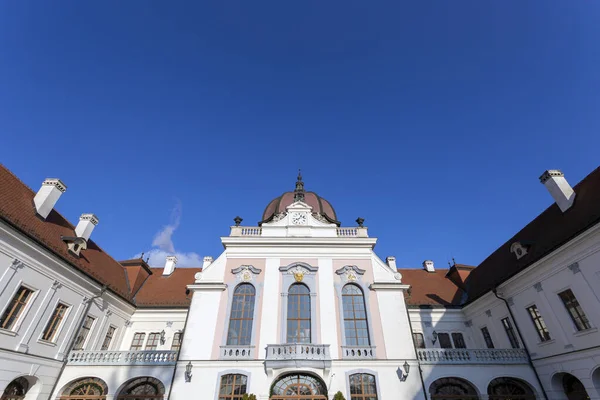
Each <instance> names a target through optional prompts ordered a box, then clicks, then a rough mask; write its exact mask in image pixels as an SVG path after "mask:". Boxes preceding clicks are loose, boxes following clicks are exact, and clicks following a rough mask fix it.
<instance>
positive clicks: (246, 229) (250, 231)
mask: <svg viewBox="0 0 600 400" xmlns="http://www.w3.org/2000/svg"><path fill="white" fill-rule="evenodd" d="M335 230H336V235H337V237H341V238H355V237H356V238H366V237H369V234H368V233H367V228H365V227H356V228H335ZM262 232H263V229H262V227H260V226H232V227H231V232H230V233H229V236H262ZM326 236H327V237H329V235H326Z"/></svg>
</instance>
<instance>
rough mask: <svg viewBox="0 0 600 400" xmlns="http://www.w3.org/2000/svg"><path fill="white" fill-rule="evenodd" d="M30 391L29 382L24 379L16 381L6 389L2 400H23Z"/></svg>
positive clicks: (20, 378)
mask: <svg viewBox="0 0 600 400" xmlns="http://www.w3.org/2000/svg"><path fill="white" fill-rule="evenodd" d="M28 391H29V381H28V380H27V379H25V378H24V377H22V376H21V377H19V378H16V379H14V380H13V381H12V382H10V383H9V384H8V385H6V388H5V389H4V393H2V397H1V399H2V400H23V399H24V398H25V395H26V394H27V392H28Z"/></svg>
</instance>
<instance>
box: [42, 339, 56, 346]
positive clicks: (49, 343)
mask: <svg viewBox="0 0 600 400" xmlns="http://www.w3.org/2000/svg"><path fill="white" fill-rule="evenodd" d="M37 342H38V343H39V344H43V345H46V346H50V347H56V343H54V342H49V341H47V340H44V339H38V341H37Z"/></svg>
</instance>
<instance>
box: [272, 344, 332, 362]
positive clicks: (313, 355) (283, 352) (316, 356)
mask: <svg viewBox="0 0 600 400" xmlns="http://www.w3.org/2000/svg"><path fill="white" fill-rule="evenodd" d="M269 360H319V361H327V360H331V354H330V353H329V345H328V344H302V343H288V344H269V345H267V361H269Z"/></svg>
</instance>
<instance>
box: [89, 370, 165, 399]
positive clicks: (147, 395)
mask: <svg viewBox="0 0 600 400" xmlns="http://www.w3.org/2000/svg"><path fill="white" fill-rule="evenodd" d="M164 398H165V385H163V383H162V382H161V381H159V380H158V379H156V378H152V377H149V376H143V377H140V378H134V379H132V380H130V381H129V382H127V383H126V384H125V386H124V387H123V389H121V391H120V392H119V395H118V396H117V397H116V399H117V400H163V399H164ZM94 400H95V399H94Z"/></svg>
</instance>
